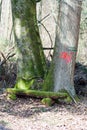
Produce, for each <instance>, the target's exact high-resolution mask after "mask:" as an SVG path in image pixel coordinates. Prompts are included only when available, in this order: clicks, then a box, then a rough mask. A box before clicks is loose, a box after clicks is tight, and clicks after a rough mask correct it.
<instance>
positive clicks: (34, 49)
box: [12, 0, 46, 85]
mask: <svg viewBox="0 0 87 130" xmlns="http://www.w3.org/2000/svg"><path fill="white" fill-rule="evenodd" d="M12 7H13V18H14V32H15V39H16V42H17V49H18V73H17V80H18V81H17V85H18V84H20V83H18V82H20V79H23V81H22V83H23V84H24V80H29V79H30V78H32V77H44V74H45V71H46V64H45V56H44V53H43V48H42V44H41V39H40V35H39V29H38V26H37V18H36V2H35V1H34V0H32V1H31V0H28V1H27V0H20V1H16V0H12Z"/></svg>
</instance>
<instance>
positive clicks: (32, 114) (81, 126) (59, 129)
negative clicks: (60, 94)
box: [0, 94, 87, 130]
mask: <svg viewBox="0 0 87 130" xmlns="http://www.w3.org/2000/svg"><path fill="white" fill-rule="evenodd" d="M0 130H87V97H83V96H80V101H79V102H78V103H77V104H74V103H72V104H64V103H61V104H60V103H59V104H54V106H51V107H46V106H44V105H42V104H41V102H40V100H39V99H36V100H35V99H31V98H25V99H24V98H18V99H17V100H15V101H12V100H7V99H6V95H5V94H2V95H0Z"/></svg>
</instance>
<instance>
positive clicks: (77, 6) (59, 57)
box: [54, 0, 82, 96]
mask: <svg viewBox="0 0 87 130" xmlns="http://www.w3.org/2000/svg"><path fill="white" fill-rule="evenodd" d="M81 4H82V3H81V1H79V0H61V1H60V12H59V17H58V26H57V33H56V34H57V35H56V43H55V52H54V91H55V92H57V91H59V90H62V89H65V90H67V91H68V92H69V94H71V96H75V90H74V82H73V76H74V67H75V59H76V53H77V47H78V38H79V25H80V15H81Z"/></svg>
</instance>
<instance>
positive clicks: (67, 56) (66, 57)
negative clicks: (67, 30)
mask: <svg viewBox="0 0 87 130" xmlns="http://www.w3.org/2000/svg"><path fill="white" fill-rule="evenodd" d="M60 58H62V59H64V60H65V61H66V63H70V62H71V59H72V54H70V53H68V52H61V54H60Z"/></svg>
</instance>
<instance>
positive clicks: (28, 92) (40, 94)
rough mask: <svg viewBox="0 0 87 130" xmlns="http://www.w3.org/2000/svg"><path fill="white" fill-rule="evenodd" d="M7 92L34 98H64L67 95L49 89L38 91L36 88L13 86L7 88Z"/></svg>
mask: <svg viewBox="0 0 87 130" xmlns="http://www.w3.org/2000/svg"><path fill="white" fill-rule="evenodd" d="M7 94H8V95H9V94H13V95H17V96H28V97H36V98H41V99H42V98H51V99H58V98H59V99H64V98H67V97H68V96H69V95H68V94H67V93H62V92H49V91H38V90H19V89H15V88H8V89H7Z"/></svg>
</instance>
